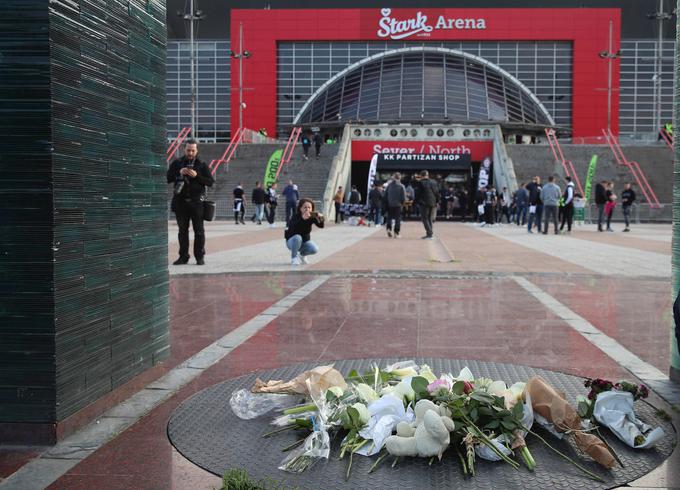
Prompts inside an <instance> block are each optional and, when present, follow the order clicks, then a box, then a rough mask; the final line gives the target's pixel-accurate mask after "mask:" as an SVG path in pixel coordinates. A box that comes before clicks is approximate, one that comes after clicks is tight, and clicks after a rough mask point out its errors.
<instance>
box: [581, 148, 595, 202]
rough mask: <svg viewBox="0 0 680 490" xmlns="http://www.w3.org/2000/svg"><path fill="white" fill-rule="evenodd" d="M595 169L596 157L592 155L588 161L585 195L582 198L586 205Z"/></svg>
mask: <svg viewBox="0 0 680 490" xmlns="http://www.w3.org/2000/svg"><path fill="white" fill-rule="evenodd" d="M595 167H597V155H593V157H592V158H591V159H590V165H588V177H586V188H585V193H586V195H585V196H583V197H584V198H585V200H586V205H587V204H588V200H589V199H590V189H591V187H592V186H593V179H594V178H595Z"/></svg>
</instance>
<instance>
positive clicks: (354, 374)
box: [348, 369, 359, 378]
mask: <svg viewBox="0 0 680 490" xmlns="http://www.w3.org/2000/svg"><path fill="white" fill-rule="evenodd" d="M348 377H350V378H358V377H359V373H357V370H356V369H352V370H351V371H350V372H349V375H348Z"/></svg>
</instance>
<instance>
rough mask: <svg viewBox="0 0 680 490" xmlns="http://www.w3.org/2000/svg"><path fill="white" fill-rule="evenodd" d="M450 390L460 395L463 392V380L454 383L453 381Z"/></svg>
mask: <svg viewBox="0 0 680 490" xmlns="http://www.w3.org/2000/svg"><path fill="white" fill-rule="evenodd" d="M451 391H452V392H453V393H455V394H456V395H462V394H463V393H465V383H464V382H463V381H456V382H455V383H453V387H452V388H451Z"/></svg>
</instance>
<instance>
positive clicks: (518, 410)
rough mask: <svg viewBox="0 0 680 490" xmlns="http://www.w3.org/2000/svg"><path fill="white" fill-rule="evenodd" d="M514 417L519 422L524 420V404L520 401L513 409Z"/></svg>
mask: <svg viewBox="0 0 680 490" xmlns="http://www.w3.org/2000/svg"><path fill="white" fill-rule="evenodd" d="M512 416H513V417H515V419H517V420H522V417H523V416H524V403H523V402H522V400H519V401H518V402H517V403H516V404H515V406H514V407H512Z"/></svg>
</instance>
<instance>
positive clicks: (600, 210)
mask: <svg viewBox="0 0 680 490" xmlns="http://www.w3.org/2000/svg"><path fill="white" fill-rule="evenodd" d="M603 223H604V203H602V204H598V205H597V229H598V230H602V224H603Z"/></svg>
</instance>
